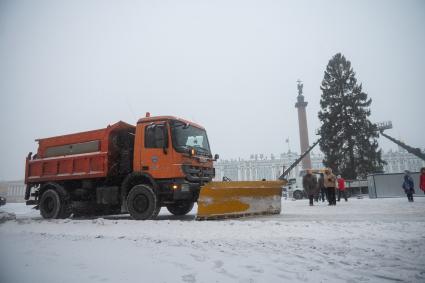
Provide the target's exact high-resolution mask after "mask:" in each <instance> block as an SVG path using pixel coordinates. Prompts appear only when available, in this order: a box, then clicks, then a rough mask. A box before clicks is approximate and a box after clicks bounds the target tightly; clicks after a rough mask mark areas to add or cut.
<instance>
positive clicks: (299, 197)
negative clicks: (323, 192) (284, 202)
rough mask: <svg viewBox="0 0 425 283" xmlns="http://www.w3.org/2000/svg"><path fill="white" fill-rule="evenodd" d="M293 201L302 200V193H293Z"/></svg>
mask: <svg viewBox="0 0 425 283" xmlns="http://www.w3.org/2000/svg"><path fill="white" fill-rule="evenodd" d="M293 196H294V199H302V198H303V193H302V192H301V191H295V192H294V193H293Z"/></svg>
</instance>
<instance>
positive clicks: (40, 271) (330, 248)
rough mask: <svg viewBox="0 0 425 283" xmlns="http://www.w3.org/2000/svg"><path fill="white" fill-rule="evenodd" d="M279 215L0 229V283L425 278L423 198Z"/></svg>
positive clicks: (22, 216)
mask: <svg viewBox="0 0 425 283" xmlns="http://www.w3.org/2000/svg"><path fill="white" fill-rule="evenodd" d="M282 205H283V211H282V214H281V215H278V216H272V217H261V218H249V219H243V220H226V221H208V222H199V221H193V218H194V214H195V212H196V208H195V210H194V211H192V213H191V215H188V216H185V217H181V218H177V217H173V216H170V215H169V214H168V213H166V212H165V209H163V211H162V212H161V215H160V217H159V220H157V221H133V220H130V219H129V218H128V216H121V217H109V218H107V219H104V218H97V219H65V220H52V221H47V220H43V219H41V218H40V217H39V215H38V212H37V211H31V210H29V209H28V208H27V207H25V206H24V205H22V204H7V205H6V206H4V207H1V208H0V210H1V211H4V212H11V213H15V214H16V216H17V220H9V221H5V222H4V223H2V224H0V250H1V254H0V256H1V262H0V263H1V264H0V282H5V283H7V282H55V283H56V282H73V283H75V282H394V281H395V282H425V198H416V199H415V202H414V203H408V202H407V199H404V198H403V199H374V200H371V199H350V200H349V201H348V202H341V203H338V205H337V206H336V207H329V206H326V205H325V204H322V203H319V204H318V205H316V206H314V207H309V206H308V205H307V201H290V200H288V201H285V200H283V201H282Z"/></svg>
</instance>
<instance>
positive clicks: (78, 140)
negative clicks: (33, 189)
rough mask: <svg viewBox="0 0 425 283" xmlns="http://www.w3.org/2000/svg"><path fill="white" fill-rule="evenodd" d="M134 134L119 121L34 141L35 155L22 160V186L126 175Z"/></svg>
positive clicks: (130, 128)
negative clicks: (96, 128)
mask: <svg viewBox="0 0 425 283" xmlns="http://www.w3.org/2000/svg"><path fill="white" fill-rule="evenodd" d="M134 131H135V127H134V126H132V125H129V124H127V123H125V122H122V121H119V122H117V123H115V124H113V125H110V126H108V127H106V128H103V129H98V130H94V131H87V132H80V133H74V134H69V135H63V136H56V137H51V138H44V139H38V140H36V141H38V144H39V146H38V150H37V154H35V155H34V156H32V155H31V154H29V155H28V157H27V159H26V165H25V183H26V184H28V183H41V182H46V181H58V180H72V179H89V178H90V179H91V178H102V177H106V176H111V175H118V174H122V173H125V172H127V171H128V172H130V171H131V170H132V153H133V146H134ZM124 171H125V172H124Z"/></svg>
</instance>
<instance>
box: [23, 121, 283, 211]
mask: <svg viewBox="0 0 425 283" xmlns="http://www.w3.org/2000/svg"><path fill="white" fill-rule="evenodd" d="M37 141H38V143H39V147H38V151H37V153H36V154H34V155H32V153H29V154H28V156H27V158H26V167H25V183H26V192H25V199H26V200H27V202H26V203H27V205H35V206H36V208H38V209H39V210H40V214H41V215H42V216H43V217H44V218H67V217H69V216H70V215H71V214H74V215H79V214H80V215H84V214H111V213H130V215H131V216H132V217H133V218H135V219H152V218H155V217H156V216H157V215H158V213H159V210H160V209H161V207H163V206H165V207H167V209H168V210H169V211H170V212H171V213H172V214H174V215H184V214H187V213H188V212H189V211H191V210H192V208H193V206H194V202H196V201H198V219H211V218H214V219H215V218H220V217H221V216H224V217H227V216H244V215H247V214H269V213H280V195H281V186H282V182H281V181H275V182H270V181H269V182H226V183H225V184H223V183H224V182H211V180H212V179H213V177H214V175H215V171H214V168H213V161H215V160H217V159H218V155H215V156H214V157H213V156H212V154H211V150H210V146H209V143H208V137H207V133H206V131H205V129H204V128H203V127H202V126H200V125H197V124H195V123H193V122H190V121H187V120H184V119H180V118H176V117H172V116H158V117H150V115H149V113H147V115H146V117H145V118H142V119H139V121H138V122H137V125H136V126H132V125H129V124H127V123H124V122H121V121H120V122H118V123H116V124H113V125H110V126H108V127H106V128H104V129H99V130H94V131H88V132H81V133H75V134H69V135H63V136H57V137H51V138H44V139H38V140H37ZM206 183H208V185H207V186H205V187H204V188H203V189H202V192H203V193H202V195H201V197H200V191H201V187H202V186H203V185H204V184H206ZM31 197H32V198H31ZM30 198H31V200H30Z"/></svg>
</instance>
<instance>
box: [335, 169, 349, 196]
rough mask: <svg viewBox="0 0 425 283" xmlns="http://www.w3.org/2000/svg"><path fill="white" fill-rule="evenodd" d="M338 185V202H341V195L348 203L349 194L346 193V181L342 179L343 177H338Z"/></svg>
mask: <svg viewBox="0 0 425 283" xmlns="http://www.w3.org/2000/svg"><path fill="white" fill-rule="evenodd" d="M336 180H337V183H338V201H340V200H341V195H342V196H343V197H344V199H345V201H348V199H347V194H346V192H345V180H344V178H342V177H341V175H338V178H337V179H336Z"/></svg>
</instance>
